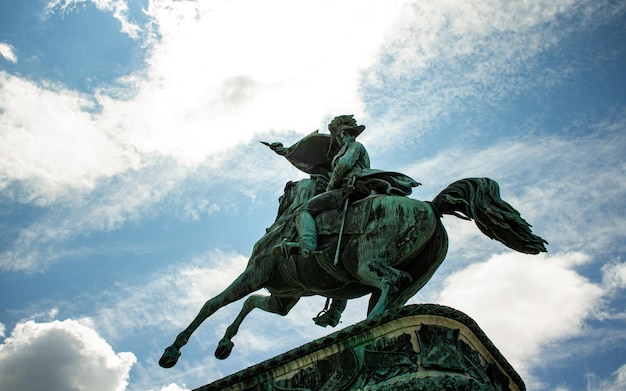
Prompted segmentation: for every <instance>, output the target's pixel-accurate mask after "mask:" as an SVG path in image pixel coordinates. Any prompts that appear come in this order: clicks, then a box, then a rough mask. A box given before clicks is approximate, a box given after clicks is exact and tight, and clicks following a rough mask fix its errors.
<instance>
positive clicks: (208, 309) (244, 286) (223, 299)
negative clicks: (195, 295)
mask: <svg viewBox="0 0 626 391" xmlns="http://www.w3.org/2000/svg"><path fill="white" fill-rule="evenodd" d="M260 269H263V268H260ZM266 279H267V278H266V276H265V274H264V273H262V270H254V271H250V268H246V270H244V272H243V273H241V274H240V275H239V277H237V279H235V281H233V282H232V283H231V284H230V285H229V286H228V287H227V288H226V289H224V291H222V292H221V293H220V294H218V295H217V296H215V297H213V298H212V299H209V300H208V301H207V302H206V303H204V305H203V306H202V309H201V310H200V312H199V313H198V315H196V317H195V319H194V320H193V321H192V322H191V324H189V326H187V328H186V329H185V330H183V331H182V332H181V333H180V334H178V336H177V337H176V340H175V341H174V343H173V344H172V345H171V346H169V347H167V348H166V349H165V352H163V356H161V359H160V360H159V365H160V366H162V367H163V368H171V367H173V366H174V365H175V364H176V362H177V361H178V358H179V357H180V348H181V347H183V346H185V345H186V344H187V341H188V340H189V337H191V334H193V332H194V331H196V329H197V328H198V327H199V326H200V325H201V324H202V322H204V321H205V320H206V319H207V318H208V317H209V316H211V315H213V314H214V313H215V311H217V310H218V309H220V308H222V307H224V306H226V305H228V304H230V303H232V302H234V301H237V300H239V299H242V298H244V297H245V296H246V295H248V294H250V293H252V292H254V291H256V290H258V289H260V288H261V287H262V284H263V283H264V282H265V281H266Z"/></svg>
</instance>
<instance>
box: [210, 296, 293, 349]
mask: <svg viewBox="0 0 626 391" xmlns="http://www.w3.org/2000/svg"><path fill="white" fill-rule="evenodd" d="M298 300H300V298H284V297H276V296H273V295H272V296H262V295H252V296H250V297H248V298H247V299H246V301H245V302H244V303H243V307H242V308H241V311H240V312H239V315H237V318H235V320H234V321H233V323H232V324H231V325H230V326H228V328H227V329H226V333H225V334H224V338H222V340H221V341H220V343H219V344H218V346H217V349H216V350H215V357H217V358H219V359H220V360H223V359H225V358H227V357H228V356H229V355H230V352H231V351H232V350H233V346H234V344H233V342H232V341H231V339H232V338H233V337H234V336H235V334H237V331H239V326H241V322H243V319H244V318H245V317H246V316H247V315H248V314H249V313H250V311H252V310H253V309H255V308H260V309H262V310H263V311H267V312H271V313H274V314H278V315H281V316H285V315H287V313H289V311H290V310H291V309H292V308H293V306H294V305H296V303H297V302H298Z"/></svg>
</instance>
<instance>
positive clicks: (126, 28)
mask: <svg viewBox="0 0 626 391" xmlns="http://www.w3.org/2000/svg"><path fill="white" fill-rule="evenodd" d="M87 2H90V3H93V4H94V5H95V6H96V7H97V8H98V9H99V10H101V11H106V12H111V13H112V14H113V17H114V18H115V19H117V21H118V22H120V24H121V28H120V32H122V33H124V34H127V35H128V36H129V37H131V38H133V39H136V38H138V37H139V33H140V32H141V27H140V26H138V25H137V24H135V23H132V22H131V21H130V20H129V19H128V0H49V1H48V4H46V9H45V12H46V13H47V14H54V13H56V12H59V13H61V14H65V13H68V12H75V11H78V6H79V5H84V4H85V3H87Z"/></svg>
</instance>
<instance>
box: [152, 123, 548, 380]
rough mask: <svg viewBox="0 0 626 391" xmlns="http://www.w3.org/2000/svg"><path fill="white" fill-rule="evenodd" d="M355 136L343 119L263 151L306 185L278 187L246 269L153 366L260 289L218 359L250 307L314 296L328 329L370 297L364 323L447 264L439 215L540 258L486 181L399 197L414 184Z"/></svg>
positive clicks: (540, 244) (523, 226) (287, 305)
mask: <svg viewBox="0 0 626 391" xmlns="http://www.w3.org/2000/svg"><path fill="white" fill-rule="evenodd" d="M364 129H365V127H364V126H362V125H357V124H356V121H354V119H353V118H352V116H339V117H336V118H335V119H334V120H333V121H332V122H331V124H330V125H329V130H330V134H320V133H318V132H314V133H312V134H310V135H308V136H306V137H305V138H303V139H302V140H300V141H299V142H298V143H296V144H294V145H292V146H291V147H283V145H282V144H280V143H271V144H270V143H264V144H266V145H268V146H269V147H270V148H271V149H272V150H273V151H275V152H276V153H278V154H279V155H281V156H284V157H285V158H286V159H287V160H289V161H290V162H291V163H292V164H293V165H294V166H295V167H297V168H299V169H300V170H302V171H304V172H306V173H309V174H311V177H310V178H307V179H304V180H301V181H298V182H289V183H287V185H286V186H285V192H284V194H283V196H281V198H280V200H279V202H280V205H279V212H278V216H277V218H276V221H275V222H274V224H273V225H272V226H271V227H269V228H268V229H267V232H266V234H265V235H264V236H263V237H262V238H261V239H260V240H259V241H258V242H257V243H256V244H255V246H254V248H253V251H252V255H251V257H250V261H249V263H248V265H247V267H246V269H245V270H244V271H243V272H242V273H241V275H240V276H239V277H237V279H235V281H234V282H233V283H232V284H231V285H230V286H229V287H227V288H226V289H225V290H224V291H223V292H221V293H220V294H218V295H217V296H215V297H213V298H211V299H210V300H208V301H207V302H206V303H205V304H204V306H203V307H202V309H201V310H200V312H199V313H198V315H197V316H196V318H195V319H194V320H193V321H192V323H191V324H190V325H189V326H188V327H187V328H186V329H185V330H183V331H182V332H181V333H180V334H179V335H178V336H177V338H176V339H175V341H174V343H173V344H172V345H171V346H169V347H168V348H167V349H166V350H165V352H164V353H163V356H162V357H161V360H160V361H159V364H160V365H161V366H162V367H165V368H169V367H172V366H173V365H175V364H176V362H177V360H178V358H179V356H180V348H181V347H182V346H184V345H185V344H186V343H187V341H188V339H189V337H190V336H191V334H192V333H193V332H194V331H195V330H196V329H197V328H198V327H199V326H200V324H201V323H202V322H203V321H204V320H206V319H207V318H208V317H209V316H211V315H212V314H213V313H215V311H217V310H218V309H220V308H221V307H223V306H225V305H228V304H230V303H232V302H234V301H236V300H239V299H241V298H243V297H245V296H247V295H249V294H250V293H253V292H255V291H257V290H259V289H261V288H265V289H267V290H268V291H269V292H270V296H262V295H251V296H249V297H248V298H247V299H246V300H245V302H244V305H243V308H242V309H241V312H240V313H239V315H238V316H237V318H236V319H235V320H234V322H233V323H232V324H231V325H230V326H229V327H228V328H227V330H226V333H225V335H224V338H222V340H221V341H220V342H219V344H218V347H217V349H216V352H215V355H216V357H217V358H220V359H224V358H226V357H228V355H229V354H230V353H231V351H232V348H233V342H232V338H233V337H234V336H235V334H236V333H237V331H238V329H239V326H240V325H241V322H242V321H243V319H244V318H245V317H246V315H247V314H248V313H249V312H250V311H252V310H253V309H254V308H260V309H262V310H264V311H268V312H272V313H276V314H279V315H285V314H287V313H288V312H289V311H290V310H291V308H293V306H294V305H296V303H297V302H298V300H299V299H300V298H301V297H304V296H312V295H320V296H324V297H327V298H328V299H329V301H330V305H329V306H328V308H327V309H325V310H324V311H322V312H321V313H320V314H318V316H317V317H315V318H314V321H315V323H316V324H318V325H321V326H328V325H330V326H335V325H336V324H337V323H338V322H339V318H340V316H341V312H342V311H343V309H344V308H345V303H346V300H348V299H353V298H357V297H361V296H364V295H367V294H371V298H370V304H369V308H368V318H369V317H373V316H376V315H379V314H382V313H384V312H385V311H387V310H390V309H395V308H399V307H402V306H403V305H404V304H405V303H406V302H407V301H408V300H409V299H410V298H411V297H412V296H413V295H415V293H416V292H417V291H418V290H419V289H421V288H422V287H423V286H424V285H425V284H426V283H427V282H428V280H429V279H430V278H431V277H432V275H433V274H434V273H435V271H436V270H437V268H438V267H439V265H440V264H441V262H442V261H443V259H444V257H445V255H446V252H447V248H448V238H447V235H446V231H445V229H444V227H443V225H442V223H441V217H442V215H444V214H449V215H454V216H457V217H460V218H463V219H466V220H474V221H475V223H476V225H477V226H478V228H479V229H480V230H481V231H482V232H483V233H484V234H485V235H487V236H488V237H490V238H492V239H496V240H498V241H500V242H502V243H503V244H504V245H506V246H508V247H510V248H512V249H513V250H516V251H519V252H523V253H527V254H537V253H539V252H542V251H546V249H545V246H544V244H547V242H546V241H545V240H543V239H542V238H540V237H539V236H536V235H534V234H533V233H532V232H531V230H530V225H529V224H528V223H527V222H526V221H525V220H524V219H523V218H522V217H521V216H520V214H519V213H518V212H517V211H516V210H515V209H514V208H513V207H512V206H511V205H509V204H508V203H506V202H505V201H503V200H502V199H501V198H500V192H499V187H498V184H497V183H496V182H495V181H493V180H491V179H488V178H467V179H462V180H459V181H456V182H454V183H452V184H451V185H449V186H448V187H447V188H445V189H444V190H443V191H441V193H439V194H438V195H437V196H436V197H435V198H434V199H433V200H432V201H430V202H427V201H419V200H415V199H412V198H408V197H406V196H407V195H409V194H410V193H411V188H412V187H415V186H418V185H419V184H418V183H417V182H416V181H415V180H413V179H412V178H410V177H408V176H406V175H404V174H400V173H396V172H390V171H383V170H375V169H371V168H370V167H369V157H367V152H366V151H365V148H364V147H363V145H362V144H360V143H358V142H357V141H356V140H355V138H356V136H358V135H359V134H360V133H361V132H362V131H363V130H364Z"/></svg>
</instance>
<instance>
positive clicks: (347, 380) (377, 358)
mask: <svg viewBox="0 0 626 391" xmlns="http://www.w3.org/2000/svg"><path fill="white" fill-rule="evenodd" d="M424 322H426V323H424ZM437 323H444V324H445V325H441V324H437ZM383 330H384V331H383ZM525 388H526V387H525V385H524V382H523V380H522V379H521V378H520V376H519V374H518V373H517V372H516V371H515V370H514V369H513V367H512V366H511V365H510V364H509V362H508V361H507V360H506V359H505V358H504V357H503V356H502V354H501V353H500V352H499V351H498V349H497V348H496V347H495V346H494V345H493V343H492V342H491V341H490V340H489V338H488V337H487V336H486V335H485V333H484V332H483V331H482V330H481V329H480V327H479V326H478V325H477V324H476V322H474V321H473V320H472V319H471V318H470V317H468V316H467V315H466V314H464V313H462V312H460V311H458V310H455V309H453V308H450V307H445V306H440V305H435V304H419V305H410V306H406V307H401V308H397V309H392V310H388V311H386V312H385V313H383V314H381V315H379V316H375V317H372V318H368V319H367V320H365V321H362V322H360V323H357V324H355V325H353V326H350V327H347V328H345V329H343V330H341V331H338V332H335V333H333V334H330V335H328V336H325V337H322V338H320V339H317V340H315V341H311V342H310V343H307V344H305V345H302V346H300V347H298V348H296V349H293V350H290V351H288V352H285V353H283V354H281V355H278V356H276V357H273V358H271V359H269V360H266V361H263V362H261V363H259V364H256V365H254V366H251V367H249V368H246V369H244V370H241V371H239V372H237V373H234V374H232V375H229V376H226V377H224V378H222V379H219V380H216V381H214V382H212V383H210V384H207V385H204V386H201V387H199V388H197V389H195V390H194V391H216V390H227V391H230V390H246V391H269V390H273V391H275V390H291V391H296V390H310V391H326V390H343V391H349V390H377V391H379V390H465V391H504V390H517V391H523V390H525Z"/></svg>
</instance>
